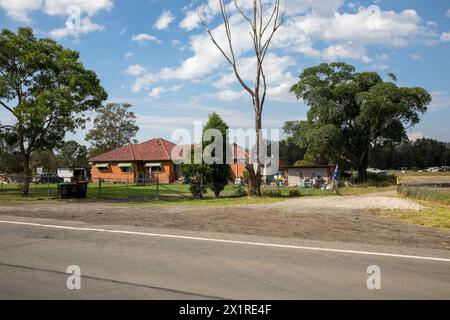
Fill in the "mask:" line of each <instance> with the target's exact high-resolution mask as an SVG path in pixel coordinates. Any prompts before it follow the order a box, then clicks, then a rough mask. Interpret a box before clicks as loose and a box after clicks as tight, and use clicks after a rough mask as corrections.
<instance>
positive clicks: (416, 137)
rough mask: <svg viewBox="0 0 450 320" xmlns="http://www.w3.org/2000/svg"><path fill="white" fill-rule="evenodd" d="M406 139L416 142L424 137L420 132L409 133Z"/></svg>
mask: <svg viewBox="0 0 450 320" xmlns="http://www.w3.org/2000/svg"><path fill="white" fill-rule="evenodd" d="M408 138H409V140H410V141H412V142H416V141H417V140H421V139H424V138H426V136H425V135H424V134H423V133H422V132H411V133H409V134H408Z"/></svg>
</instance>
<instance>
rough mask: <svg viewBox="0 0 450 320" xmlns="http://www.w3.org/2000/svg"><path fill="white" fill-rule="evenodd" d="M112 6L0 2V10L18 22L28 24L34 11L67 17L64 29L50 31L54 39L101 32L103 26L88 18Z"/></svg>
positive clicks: (81, 1)
mask: <svg viewBox="0 0 450 320" xmlns="http://www.w3.org/2000/svg"><path fill="white" fill-rule="evenodd" d="M113 6H114V3H113V0H96V1H92V0H0V8H1V9H3V10H5V11H6V14H7V16H8V17H10V18H12V19H14V20H17V21H19V22H25V23H27V22H30V17H29V15H30V14H31V13H32V12H34V11H41V12H44V13H45V14H48V15H51V16H56V15H58V16H67V17H68V19H67V21H66V25H65V27H62V28H57V29H54V30H51V31H50V35H51V36H53V37H55V38H63V37H66V36H75V37H78V36H79V35H81V34H86V33H89V32H94V31H100V30H103V29H104V27H103V26H100V25H98V24H96V23H93V22H92V21H91V19H90V18H91V17H93V16H94V15H96V14H97V13H98V12H100V11H104V10H106V11H109V10H111V9H112V7H113ZM83 15H87V16H85V17H83Z"/></svg>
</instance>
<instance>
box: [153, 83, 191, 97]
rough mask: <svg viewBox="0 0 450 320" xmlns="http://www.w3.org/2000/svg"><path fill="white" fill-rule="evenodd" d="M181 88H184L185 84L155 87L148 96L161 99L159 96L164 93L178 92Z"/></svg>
mask: <svg viewBox="0 0 450 320" xmlns="http://www.w3.org/2000/svg"><path fill="white" fill-rule="evenodd" d="M181 88H183V85H178V86H175V87H172V88H163V87H156V88H153V89H152V90H151V91H150V92H149V93H148V96H149V97H150V98H154V99H159V97H160V96H161V95H162V94H164V93H168V92H177V91H179V90H180V89H181Z"/></svg>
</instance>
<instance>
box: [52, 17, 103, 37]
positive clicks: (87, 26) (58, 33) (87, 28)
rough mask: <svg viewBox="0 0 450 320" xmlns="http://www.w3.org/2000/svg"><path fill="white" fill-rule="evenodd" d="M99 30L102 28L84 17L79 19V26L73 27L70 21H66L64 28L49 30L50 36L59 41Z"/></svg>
mask: <svg viewBox="0 0 450 320" xmlns="http://www.w3.org/2000/svg"><path fill="white" fill-rule="evenodd" d="M101 30H104V27H103V26H101V25H98V24H96V23H93V22H92V21H91V19H90V18H89V17H85V18H83V19H81V21H80V25H79V26H75V25H73V24H72V23H71V22H70V21H67V22H66V26H65V27H64V28H59V29H54V30H51V31H50V36H52V37H53V38H55V39H61V38H65V37H67V36H73V37H79V36H80V35H82V34H86V33H90V32H94V31H101Z"/></svg>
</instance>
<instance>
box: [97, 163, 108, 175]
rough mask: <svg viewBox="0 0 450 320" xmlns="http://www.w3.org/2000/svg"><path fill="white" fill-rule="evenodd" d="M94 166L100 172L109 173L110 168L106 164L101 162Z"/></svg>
mask: <svg viewBox="0 0 450 320" xmlns="http://www.w3.org/2000/svg"><path fill="white" fill-rule="evenodd" d="M95 167H96V168H97V170H98V171H100V172H101V173H109V172H110V168H109V165H108V164H103V163H102V164H97V165H96V166H95Z"/></svg>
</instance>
